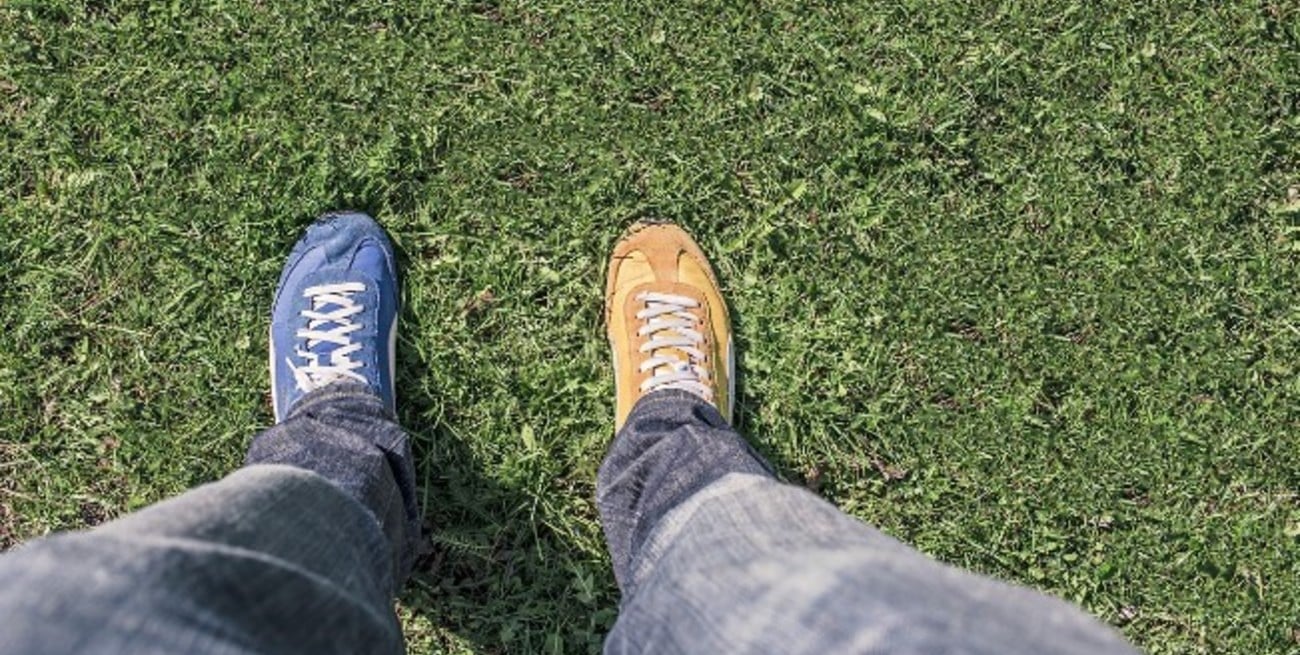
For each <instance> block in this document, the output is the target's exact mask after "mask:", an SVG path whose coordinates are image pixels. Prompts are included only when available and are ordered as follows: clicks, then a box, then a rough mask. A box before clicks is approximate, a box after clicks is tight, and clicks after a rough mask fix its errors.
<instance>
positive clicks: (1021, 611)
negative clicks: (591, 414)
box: [597, 391, 1132, 654]
mask: <svg viewBox="0 0 1300 655" xmlns="http://www.w3.org/2000/svg"><path fill="white" fill-rule="evenodd" d="M597 493H598V496H597V498H598V502H599V508H600V513H601V520H602V523H603V524H604V526H605V532H606V535H607V537H608V541H609V547H610V553H611V555H612V559H613V563H614V571H615V576H616V578H617V580H618V583H619V587H620V589H621V590H622V593H623V601H622V607H621V612H620V616H619V618H618V621H617V623H616V624H615V625H614V629H613V630H612V631H611V632H610V634H609V636H608V638H607V640H606V643H605V650H606V652H608V653H900V654H901V653H917V654H921V653H926V654H929V653H999V654H1004V653H1080V654H1083V653H1088V654H1093V653H1129V652H1132V649H1131V647H1130V646H1128V645H1127V644H1126V643H1125V642H1124V641H1123V640H1122V639H1120V638H1119V637H1118V636H1117V635H1116V634H1115V633H1114V632H1113V631H1112V630H1111V629H1110V628H1108V627H1106V626H1104V625H1102V624H1101V623H1099V622H1097V621H1096V620H1095V619H1093V618H1092V617H1090V616H1088V615H1087V614H1085V613H1084V612H1082V611H1081V610H1079V609H1078V608H1076V607H1074V606H1072V605H1069V604H1068V603H1065V602H1063V601H1061V600H1057V599H1054V598H1050V597H1047V596H1044V595H1042V594H1039V593H1037V592H1033V591H1030V590H1027V589H1023V588H1019V587H1015V586H1012V585H1008V584H1004V583H1001V582H997V581H994V580H990V579H988V578H983V577H980V576H977V575H974V574H971V573H968V572H965V571H960V570H958V569H956V568H953V567H950V566H945V565H943V564H940V563H938V562H936V561H934V560H932V559H930V558H928V557H926V556H924V555H922V554H920V553H918V552H917V551H915V550H913V549H911V548H909V547H907V546H905V545H903V544H901V543H899V542H898V541H895V540H894V539H891V538H889V537H887V536H885V535H884V534H882V533H881V532H879V531H878V530H875V529H874V528H871V527H868V526H867V525H866V524H864V523H862V522H860V521H857V520H855V519H852V518H850V517H848V516H846V515H844V514H843V513H841V512H840V511H839V510H837V509H836V508H835V507H834V506H832V505H831V504H830V503H827V502H826V501H824V500H822V499H820V498H818V497H817V496H815V495H813V494H812V493H810V492H808V491H806V490H804V489H801V488H798V487H794V486H791V485H787V484H782V483H781V482H778V481H777V480H776V479H774V478H773V477H772V475H771V474H770V473H769V472H768V470H767V468H766V464H765V463H764V462H763V460H762V459H761V458H760V457H759V456H758V455H756V454H755V453H754V452H753V451H752V449H750V447H749V446H748V445H747V444H746V442H745V440H744V439H743V438H742V437H741V436H740V435H738V434H737V433H736V432H735V431H734V430H732V429H731V427H730V426H728V425H727V423H726V421H724V420H723V418H722V416H721V415H720V414H719V413H718V412H717V411H716V410H715V409H714V408H713V407H712V406H711V405H709V404H708V403H706V402H704V401H702V400H700V399H699V398H696V397H695V396H692V395H690V394H687V393H684V392H680V391H665V392H659V393H655V394H651V395H649V396H646V397H645V398H644V399H642V400H641V401H640V402H639V403H638V404H637V406H636V408H635V409H634V410H633V411H632V413H631V415H630V417H629V419H628V421H627V423H626V425H625V426H624V427H623V429H622V431H621V432H620V433H619V435H618V436H617V437H616V438H615V441H614V444H613V446H612V447H611V450H610V452H609V455H608V456H607V458H606V460H605V463H604V465H603V466H602V468H601V471H600V477H599V484H598V492H597Z"/></svg>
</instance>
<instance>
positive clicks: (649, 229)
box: [605, 223, 735, 431]
mask: <svg viewBox="0 0 1300 655" xmlns="http://www.w3.org/2000/svg"><path fill="white" fill-rule="evenodd" d="M605 323H606V329H607V330H608V332H609V345H610V348H611V349H612V350H613V352H614V386H615V388H616V390H617V397H618V400H617V405H616V408H615V413H614V430H615V431H618V430H619V429H620V428H622V427H623V423H624V422H625V421H627V415H628V413H629V412H631V411H632V406H633V405H635V404H636V402H637V400H639V399H640V398H641V397H642V396H644V395H645V394H648V393H650V392H652V391H659V390H661V389H681V390H684V391H689V392H690V393H693V394H695V395H697V396H699V397H700V398H703V399H704V400H705V401H706V402H709V403H711V404H712V405H713V406H714V407H716V408H717V409H718V411H719V412H721V413H722V415H723V416H724V417H725V418H726V419H727V421H728V422H730V421H731V414H732V403H733V402H734V396H735V386H734V385H735V356H734V354H733V347H732V342H731V321H730V319H729V318H728V317H727V304H726V303H725V302H724V301H723V300H722V290H721V289H719V288H718V280H717V278H716V277H715V276H714V274H713V268H712V267H711V266H709V260H708V259H707V258H706V257H705V256H704V253H703V252H702V251H701V250H700V247H699V246H697V245H696V244H695V241H694V240H692V239H691V237H690V235H689V234H687V233H686V232H685V231H684V230H682V229H681V228H679V227H677V226H676V225H671V224H667V223H637V224H635V225H633V226H632V227H631V228H628V231H627V233H626V234H624V235H623V238H622V239H620V240H619V242H618V245H616V246H614V254H613V255H612V256H611V257H610V260H609V278H608V280H607V281H606V284H605Z"/></svg>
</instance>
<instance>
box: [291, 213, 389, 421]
mask: <svg viewBox="0 0 1300 655" xmlns="http://www.w3.org/2000/svg"><path fill="white" fill-rule="evenodd" d="M394 260H395V257H394V256H393V244H392V243H391V242H390V241H389V240H388V236H387V235H385V234H384V230H383V228H381V227H379V224H378V223H375V221H374V219H372V218H370V217H369V216H366V215H365V214H361V213H337V214H326V215H325V216H322V217H321V218H319V219H317V220H316V222H315V223H312V225H311V226H310V227H308V228H307V233H306V234H304V235H303V237H302V238H301V239H299V240H298V244H297V245H296V246H294V247H293V252H292V253H290V255H289V261H288V262H287V263H286V264H285V265H284V272H283V273H281V274H280V286H279V288H277V289H276V291H275V305H274V306H273V307H272V309H271V398H272V404H273V405H274V406H275V420H276V422H280V421H283V420H284V419H285V417H286V416H288V415H289V411H290V410H291V409H293V406H294V404H295V403H297V402H298V400H299V399H301V398H302V397H303V396H304V395H306V394H308V393H310V392H312V391H315V390H317V389H319V388H321V387H324V386H326V385H329V384H333V383H335V382H352V383H361V384H364V385H366V386H367V387H369V388H370V390H371V391H373V392H374V393H375V394H376V395H378V396H379V397H380V398H382V399H383V400H384V403H385V404H386V405H387V406H388V409H389V411H394V410H395V405H396V394H395V392H394V390H393V374H394V371H393V367H394V362H393V359H394V346H395V345H396V343H397V314H398V302H399V301H398V294H397V268H396V266H395V264H394Z"/></svg>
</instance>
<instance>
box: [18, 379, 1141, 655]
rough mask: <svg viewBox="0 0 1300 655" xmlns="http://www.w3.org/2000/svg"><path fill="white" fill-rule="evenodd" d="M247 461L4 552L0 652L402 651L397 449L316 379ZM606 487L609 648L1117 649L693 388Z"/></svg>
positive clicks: (344, 393)
mask: <svg viewBox="0 0 1300 655" xmlns="http://www.w3.org/2000/svg"><path fill="white" fill-rule="evenodd" d="M248 464H249V465H248V466H247V467H245V468H243V469H241V470H239V471H237V472H235V473H234V474H232V475H230V476H229V477H227V478H225V479H224V480H221V481H219V482H216V483H213V484H209V485H205V486H202V487H199V488H197V489H194V490H192V491H190V492H189V493H186V494H184V495H182V496H180V497H178V498H175V499H172V500H169V501H166V502H163V503H159V504H157V505H154V506H152V507H149V508H147V509H144V510H142V511H140V512H138V513H136V514H133V515H130V516H127V517H125V518H122V519H119V520H117V521H113V522H111V523H108V524H106V525H104V526H101V527H99V528H97V529H95V530H91V531H88V532H80V533H68V534H62V535H56V536H53V537H49V538H45V539H41V540H38V541H35V542H32V543H30V544H28V545H26V546H23V547H20V548H18V549H17V550H15V551H13V552H11V553H8V554H5V555H3V556H0V653H6V654H7V653H79V652H80V653H89V652H93V653H133V654H134V653H362V652H367V653H400V652H401V651H402V634H401V629H400V626H399V625H398V623H397V620H396V618H395V616H394V613H393V596H394V594H395V593H396V591H397V590H398V589H399V588H400V587H401V584H402V582H403V581H404V579H405V576H406V575H407V573H408V572H409V569H410V564H411V553H412V552H413V545H414V544H415V543H416V542H417V539H418V521H417V516H418V513H417V511H416V507H415V502H414V498H415V493H414V492H415V489H414V476H413V475H412V466H411V457H410V450H409V446H408V445H407V443H406V439H405V437H404V435H403V434H402V431H401V429H400V428H399V427H398V426H397V424H396V423H395V422H394V421H393V419H392V417H391V416H389V415H388V414H387V413H386V411H385V410H384V409H383V407H382V403H379V401H378V400H377V399H375V398H373V397H370V396H368V395H367V394H366V393H365V392H364V391H362V390H360V389H357V388H349V387H336V388H333V389H330V390H324V391H322V392H317V393H316V394H313V395H312V396H309V397H308V398H307V399H305V400H304V401H303V402H302V403H301V404H300V405H299V407H297V408H295V410H294V412H293V414H292V416H291V417H290V418H289V420H287V421H286V422H284V423H282V424H280V425H278V426H276V427H274V428H271V429H270V430H268V431H267V432H265V433H263V434H261V435H259V436H258V437H257V438H256V439H255V440H254V442H253V447H252V448H251V449H250V453H249V458H248ZM597 494H598V501H599V506H600V512H601V517H602V520H603V522H604V526H605V531H606V535H607V537H608V540H609V545H610V552H611V554H612V556H613V561H614V568H615V576H616V578H617V580H618V583H619V586H620V588H621V589H622V591H623V602H622V611H621V614H620V616H619V619H618V622H617V623H616V624H615V626H614V629H613V631H612V632H611V633H610V635H609V636H608V638H607V640H606V644H605V650H606V651H607V652H611V653H623V652H646V653H686V652H693V653H745V652H762V653H769V652H772V653H1040V652H1067V653H1073V652H1077V653H1121V652H1123V653H1127V652H1132V651H1131V649H1130V647H1129V646H1127V645H1126V644H1125V643H1124V642H1123V641H1122V640H1121V639H1120V638H1119V637H1118V636H1116V635H1115V634H1114V632H1112V631H1111V630H1110V629H1109V628H1107V627H1105V626H1103V625H1101V624H1100V623H1098V622H1096V621H1095V620H1093V619H1092V618H1090V617H1088V616H1087V615H1086V614H1084V613H1083V612H1081V611H1080V610H1078V609H1077V608H1074V607H1072V606H1070V605H1068V604H1066V603H1064V602H1062V601H1059V600H1055V599H1050V598H1048V597H1045V596H1043V595H1040V594H1038V593H1035V592H1032V591H1028V590H1025V589H1020V588H1017V587H1013V586H1010V585H1006V584H1002V583H998V582H995V581H992V580H988V579H985V578H981V577H978V576H975V575H971V574H969V573H965V572H962V571H958V570H956V569H953V568H950V567H947V566H944V565H942V564H939V563H937V562H935V561H933V560H930V559H928V558H926V557H925V556H923V555H921V554H919V553H917V552H916V551H914V550H911V549H910V548H907V547H906V546H903V545H902V544H900V543H898V542H896V541H894V540H892V539H890V538H888V537H886V536H884V535H882V534H881V533H879V532H878V531H876V530H874V529H872V528H870V527H868V526H866V525H864V524H862V523H860V522H858V521H855V520H853V519H851V518H849V517H846V516H845V515H843V514H842V513H840V512H839V511H838V510H836V509H835V508H834V507H832V506H831V505H830V504H828V503H826V502H825V501H823V500H821V499H819V498H817V497H816V496H814V495H812V494H810V493H808V492H806V491H804V490H802V489H798V488H795V487H791V486H789V485H785V484H782V483H780V482H778V481H777V480H776V479H775V478H774V477H773V476H772V475H771V473H770V471H769V469H768V467H767V465H766V463H765V462H763V460H762V459H761V458H760V457H759V456H758V455H757V454H755V453H754V452H753V451H752V450H751V449H750V448H749V447H748V445H746V443H745V441H744V440H743V439H742V438H741V437H740V436H739V435H737V434H736V432H735V431H734V430H732V429H731V428H730V427H728V426H727V425H726V424H725V423H724V421H723V420H722V418H721V416H719V415H718V413H717V412H716V411H714V410H713V409H712V408H711V407H709V406H708V405H706V404H704V403H702V402H700V401H698V400H696V399H695V398H694V397H692V396H689V395H687V394H684V393H679V392H663V393H659V394H655V395H652V396H650V397H647V398H646V399H644V400H643V401H642V402H641V403H640V404H639V405H638V406H637V407H636V408H635V410H634V411H633V413H632V416H631V417H630V418H629V420H628V423H627V426H626V427H625V428H624V429H623V430H622V432H621V433H620V434H619V435H618V436H617V437H616V438H615V441H614V444H613V446H612V447H611V449H610V452H609V455H608V457H607V458H606V461H605V463H604V465H603V466H602V467H601V471H600V476H599V481H598V492H597Z"/></svg>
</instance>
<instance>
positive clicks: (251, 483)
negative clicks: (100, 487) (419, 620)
mask: <svg viewBox="0 0 1300 655" xmlns="http://www.w3.org/2000/svg"><path fill="white" fill-rule="evenodd" d="M398 434H400V429H399V428H397V427H396V425H395V424H394V423H393V421H392V419H391V417H388V416H387V415H386V413H385V412H384V410H383V406H382V403H381V402H379V401H378V399H376V398H373V397H372V396H369V395H368V394H365V393H364V392H361V391H359V390H355V389H354V390H341V389H333V390H329V391H323V392H318V394H315V395H313V396H309V397H308V398H306V399H304V401H303V402H302V403H301V404H300V406H299V408H297V409H295V411H294V415H293V416H292V417H291V418H290V419H289V420H288V421H286V422H284V423H282V424H280V425H278V426H276V427H274V428H272V429H270V430H268V431H267V432H265V433H263V434H262V435H260V436H259V437H258V438H257V439H256V440H255V441H254V446H253V449H252V452H251V453H250V456H249V461H250V466H248V467H246V468H244V469H241V470H239V471H236V472H235V473H233V474H231V475H230V476H227V477H226V478H225V479H223V480H221V481H219V482H215V483H212V484H208V485H204V486H202V487H198V488H196V489H193V490H191V491H189V492H187V493H185V494H183V495H181V496H179V497H177V498H173V499H171V500H167V501H164V502H161V503H158V504H157V505H153V506H151V507H148V508H146V509H144V510H141V511H139V512H137V513H134V514H131V515H129V516H126V517H123V518H121V519H119V520H116V521H113V522H111V523H108V524H105V525H103V526H100V527H99V528H96V529H94V530H91V531H87V532H76V533H66V534H61V535H55V536H52V537H48V538H45V539H41V540H38V541H35V542H32V543H30V544H26V545H24V546H21V547H19V548H18V549H16V550H15V551H13V552H10V553H7V554H5V555H3V556H0V653H4V654H8V653H23V654H32V653H51V654H52V653H60V654H64V653H132V654H137V653H140V654H152V653H159V654H161V653H223V654H225V653H230V654H236V653H238V654H253V653H258V654H266V653H275V654H278V653H358V652H374V653H401V652H402V650H403V645H402V633H401V628H400V626H399V625H398V622H397V618H396V616H395V615H394V612H393V596H394V594H395V593H396V591H397V589H398V588H399V587H400V585H401V583H402V576H404V575H405V571H406V567H408V566H409V561H410V555H409V553H408V552H406V551H404V550H403V549H405V548H406V545H405V544H406V543H408V542H407V540H408V539H414V538H415V535H414V533H413V532H412V531H413V530H414V529H415V528H414V527H413V526H414V525H415V523H414V518H413V517H414V510H413V507H412V509H410V510H409V514H410V516H409V517H408V516H407V514H408V510H407V509H405V508H404V507H403V506H404V505H405V500H404V498H405V497H406V491H407V490H406V489H405V488H402V487H401V485H400V484H399V483H397V482H396V479H405V480H408V481H409V480H410V479H411V477H412V476H411V475H410V470H409V468H407V467H409V464H410V458H409V455H403V454H402V453H404V452H405V447H406V446H405V438H404V437H400V438H399V437H397V435H398ZM386 440H387V441H386ZM309 443H310V445H306V444H309ZM294 444H298V445H299V446H301V447H298V448H295V447H293V445H294ZM311 452H314V453H315V455H311V454H309V453H311ZM390 452H391V453H392V454H393V455H394V457H390V454H389V453H390ZM333 458H340V459H333ZM381 462H383V463H384V464H383V465H380V463H381ZM390 469H397V470H390ZM410 491H411V497H413V494H414V492H413V489H411V490H410ZM408 519H409V520H408ZM391 521H396V523H397V524H400V525H394V524H392V523H390V522H391Z"/></svg>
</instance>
